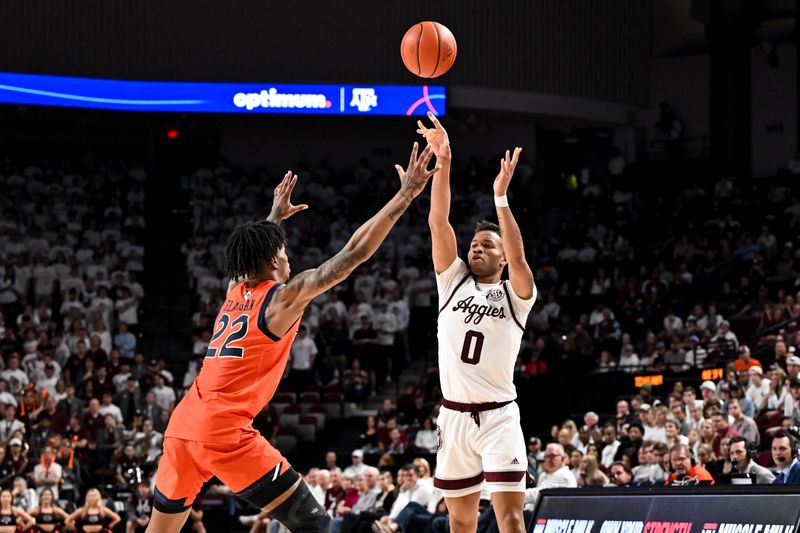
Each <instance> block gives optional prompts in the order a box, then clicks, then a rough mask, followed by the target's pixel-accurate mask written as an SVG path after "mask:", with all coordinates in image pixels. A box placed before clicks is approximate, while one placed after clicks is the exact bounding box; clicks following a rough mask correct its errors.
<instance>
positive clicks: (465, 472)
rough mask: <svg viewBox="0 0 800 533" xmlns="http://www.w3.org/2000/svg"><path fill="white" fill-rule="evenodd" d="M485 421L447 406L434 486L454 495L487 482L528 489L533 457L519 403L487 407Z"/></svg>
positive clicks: (440, 423) (492, 488)
mask: <svg viewBox="0 0 800 533" xmlns="http://www.w3.org/2000/svg"><path fill="white" fill-rule="evenodd" d="M480 420H481V423H480V426H478V424H476V423H475V420H474V419H473V418H472V415H471V414H470V413H462V412H460V411H453V410H451V409H448V408H446V407H442V408H441V410H440V411H439V418H438V419H437V421H436V424H437V431H438V433H439V450H438V451H437V453H436V475H435V476H434V480H433V484H434V486H435V487H436V488H438V489H440V490H441V491H442V492H443V493H444V495H445V496H446V497H448V498H457V497H459V496H466V495H467V494H471V493H473V492H478V491H480V490H481V485H482V483H483V482H484V481H486V486H487V488H488V489H489V492H490V493H493V492H525V473H526V470H527V466H528V459H527V456H526V450H525V437H524V436H523V435H522V428H521V427H520V423H519V406H518V405H517V403H516V402H511V403H509V404H508V405H504V406H503V407H500V408H499V409H492V410H490V411H482V412H481V413H480Z"/></svg>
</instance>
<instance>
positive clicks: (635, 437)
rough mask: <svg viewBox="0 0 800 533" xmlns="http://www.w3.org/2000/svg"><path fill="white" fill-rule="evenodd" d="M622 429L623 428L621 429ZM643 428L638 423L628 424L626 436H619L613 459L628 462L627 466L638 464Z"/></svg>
mask: <svg viewBox="0 0 800 533" xmlns="http://www.w3.org/2000/svg"><path fill="white" fill-rule="evenodd" d="M623 429H624V427H623ZM643 436H644V427H643V426H642V424H640V423H639V422H634V423H632V424H630V425H629V426H628V428H627V434H621V438H620V446H619V450H617V455H616V456H615V457H614V459H615V460H617V461H624V460H627V461H628V465H629V466H631V467H633V466H637V465H638V464H639V459H638V455H639V448H640V447H641V446H642V437H643Z"/></svg>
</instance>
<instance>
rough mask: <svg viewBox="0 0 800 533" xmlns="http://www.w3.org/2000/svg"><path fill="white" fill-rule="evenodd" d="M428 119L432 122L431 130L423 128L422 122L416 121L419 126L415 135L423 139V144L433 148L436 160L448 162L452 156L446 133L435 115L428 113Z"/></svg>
mask: <svg viewBox="0 0 800 533" xmlns="http://www.w3.org/2000/svg"><path fill="white" fill-rule="evenodd" d="M428 118H429V119H430V120H431V122H433V128H427V127H425V125H424V124H423V123H422V121H421V120H418V121H417V126H419V128H418V129H417V133H419V134H420V135H422V136H423V137H425V142H427V143H428V144H429V145H430V146H431V148H433V153H434V154H435V155H436V158H437V159H447V160H450V158H451V157H452V155H451V153H450V138H449V137H448V136H447V131H445V129H444V127H442V124H441V122H439V119H437V118H436V115H434V114H433V113H431V112H428Z"/></svg>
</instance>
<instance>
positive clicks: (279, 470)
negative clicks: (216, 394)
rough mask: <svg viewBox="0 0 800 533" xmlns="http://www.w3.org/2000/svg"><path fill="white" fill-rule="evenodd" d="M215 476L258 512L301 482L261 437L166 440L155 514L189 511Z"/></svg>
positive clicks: (252, 433) (159, 469)
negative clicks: (219, 440) (230, 440)
mask: <svg viewBox="0 0 800 533" xmlns="http://www.w3.org/2000/svg"><path fill="white" fill-rule="evenodd" d="M214 476H216V477H217V478H219V480H220V481H222V482H223V483H224V484H225V485H227V486H228V487H229V488H230V489H231V491H233V492H234V493H236V495H237V496H239V497H241V498H243V499H245V500H247V501H248V502H250V503H251V504H253V505H254V506H256V507H258V508H259V509H260V508H262V507H264V506H265V505H266V504H268V503H269V502H270V501H272V500H273V499H274V498H275V497H277V496H279V495H281V494H283V492H285V491H286V490H288V489H289V488H290V487H291V486H292V485H293V484H294V482H295V481H296V480H297V479H299V475H298V474H297V473H296V472H295V471H294V469H292V468H291V467H290V466H289V462H288V461H287V460H286V458H284V457H283V455H281V453H280V452H279V451H278V450H276V449H275V448H273V447H272V445H271V444H270V443H269V442H268V441H267V439H265V438H264V437H263V436H261V435H260V434H259V433H258V432H242V439H241V440H240V441H239V443H237V444H216V443H208V442H196V441H190V440H183V439H178V438H174V437H166V438H165V439H164V454H163V455H162V456H161V460H160V461H159V463H158V473H157V475H156V488H155V490H154V506H155V508H156V509H158V510H159V511H161V512H164V513H182V512H184V511H186V510H188V509H189V507H190V506H191V505H192V502H194V499H195V497H196V496H197V493H198V492H200V488H201V487H202V486H203V484H204V483H205V482H206V481H208V480H209V479H211V478H212V477H214Z"/></svg>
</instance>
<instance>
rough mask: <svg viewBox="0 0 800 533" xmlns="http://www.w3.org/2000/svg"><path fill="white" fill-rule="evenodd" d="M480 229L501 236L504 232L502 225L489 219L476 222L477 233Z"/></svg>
mask: <svg viewBox="0 0 800 533" xmlns="http://www.w3.org/2000/svg"><path fill="white" fill-rule="evenodd" d="M479 231H491V232H494V233H497V234H498V235H500V236H501V237H502V236H503V234H502V233H501V232H500V226H498V225H497V224H495V223H494V222H489V221H488V220H481V221H480V222H478V223H477V224H475V233H478V232H479Z"/></svg>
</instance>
